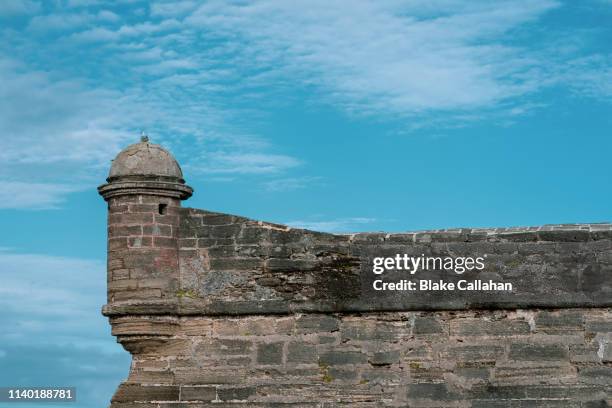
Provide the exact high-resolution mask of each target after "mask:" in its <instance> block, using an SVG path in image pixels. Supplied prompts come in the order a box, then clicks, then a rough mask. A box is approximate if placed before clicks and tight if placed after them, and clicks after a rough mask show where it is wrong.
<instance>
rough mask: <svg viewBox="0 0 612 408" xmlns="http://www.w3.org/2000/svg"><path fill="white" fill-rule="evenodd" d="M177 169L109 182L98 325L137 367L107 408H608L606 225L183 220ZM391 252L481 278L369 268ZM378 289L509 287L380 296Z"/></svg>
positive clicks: (611, 339)
mask: <svg viewBox="0 0 612 408" xmlns="http://www.w3.org/2000/svg"><path fill="white" fill-rule="evenodd" d="M141 144H142V146H140V144H139V145H134V146H137V149H136V150H137V151H138V152H142V151H143V149H150V147H151V146H156V145H150V144H149V143H148V142H146V141H143V142H142V143H141ZM138 149H140V150H138ZM138 154H140V153H138ZM130 157H132V154H130ZM164 160H166V159H164ZM164 163H166V162H164ZM170 164H172V163H170ZM173 165H174V164H173ZM114 166H115V165H114ZM117 166H118V167H119V165H117ZM176 166H177V168H178V165H176ZM166 167H168V166H166ZM170 167H171V170H170V175H169V176H168V175H164V177H161V178H160V177H157V176H155V177H153V176H154V175H153V176H152V175H150V174H147V175H146V182H142V183H141V182H140V181H139V179H138V177H136V178H134V177H135V176H133V175H132V174H131V173H130V174H128V175H127V176H123V175H120V176H117V177H120V178H119V179H117V180H119V181H121V184H117V183H118V181H117V180H115V179H113V178H112V177H109V184H107V185H105V186H102V187H100V189H101V193H102V194H103V195H104V196H105V198H106V200H107V201H108V205H109V216H108V217H109V218H108V221H109V226H108V303H107V305H105V306H104V309H103V312H104V314H105V315H107V316H108V317H109V318H110V323H111V325H112V333H113V335H115V336H117V339H118V341H119V342H120V343H121V344H122V345H123V346H124V347H125V349H126V350H128V351H129V352H130V353H131V354H132V356H133V363H132V366H131V368H130V372H129V375H128V376H127V379H126V380H125V381H124V382H123V383H122V384H121V385H120V386H119V388H118V390H117V392H116V393H115V395H114V396H113V397H112V403H111V407H112V408H204V407H216V408H222V407H228V408H229V407H287V408H300V407H305V408H315V407H317V408H331V407H356V408H365V407H474V408H476V407H479V408H496V407H517V408H518V407H520V408H522V407H564V408H565V407H584V408H586V407H588V408H594V407H607V406H610V405H611V404H612V275H611V274H612V225H611V224H591V225H558V226H544V227H534V228H497V229H456V230H442V231H425V232H416V233H402V234H385V233H366V234H351V235H333V234H326V233H319V232H313V231H306V230H301V229H293V228H289V227H286V226H283V225H277V224H271V223H265V222H261V221H254V220H250V219H246V218H243V217H238V216H233V215H227V214H219V213H213V212H209V211H203V210H197V209H190V208H182V207H181V204H180V203H181V199H182V198H185V197H186V196H188V195H190V194H191V190H190V189H189V190H186V187H184V186H183V184H182V183H183V181H182V173H180V169H178V170H175V169H174V168H173V167H172V166H170ZM130 171H132V170H130ZM132 172H133V171H132ZM172 172H174V173H172ZM175 173H176V174H175ZM121 177H123V178H121ZM126 180H127V181H126ZM143 180H144V179H143ZM114 183H115V184H114ZM164 183H165V184H164ZM126 186H127V187H126ZM173 186H178V187H176V188H175V187H173ZM179 188H180V191H179ZM177 191H179V192H177ZM396 254H409V255H411V256H420V255H425V256H440V257H445V256H451V257H462V256H464V257H467V256H471V257H476V256H478V257H483V258H484V259H485V261H484V263H485V268H484V269H483V270H481V271H479V270H472V271H466V272H465V273H463V274H461V275H459V274H455V273H454V272H452V271H446V270H427V271H419V272H417V273H415V274H414V275H410V274H408V273H406V271H398V270H392V271H387V272H384V273H383V274H381V275H376V274H374V273H373V269H372V265H373V259H374V258H375V257H392V256H394V255H396ZM376 279H382V280H384V281H386V282H392V281H398V280H401V279H408V280H416V281H418V280H420V279H430V280H444V281H447V282H458V281H459V280H461V279H464V280H467V281H475V280H483V281H489V280H492V281H498V282H507V283H511V284H512V291H511V292H501V291H491V292H486V291H485V292H483V291H457V290H455V291H413V292H409V291H375V290H373V288H372V284H373V281H374V280H376Z"/></svg>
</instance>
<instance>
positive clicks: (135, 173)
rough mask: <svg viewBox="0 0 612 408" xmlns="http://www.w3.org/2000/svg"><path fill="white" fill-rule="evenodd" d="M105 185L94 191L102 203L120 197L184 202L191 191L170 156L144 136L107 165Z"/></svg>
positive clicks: (174, 160)
mask: <svg viewBox="0 0 612 408" xmlns="http://www.w3.org/2000/svg"><path fill="white" fill-rule="evenodd" d="M106 181H107V183H106V184H103V185H101V186H100V187H98V192H99V193H100V195H102V197H104V199H105V200H107V201H108V200H109V199H110V198H112V197H117V196H123V195H134V194H137V195H153V196H159V197H173V198H178V199H181V200H185V199H187V198H189V197H191V194H192V193H193V189H192V188H191V187H189V186H188V185H186V184H185V180H183V172H182V171H181V167H180V166H179V164H178V163H177V161H176V159H175V158H174V156H172V154H171V153H170V152H169V151H167V150H166V149H164V148H163V147H161V146H160V145H157V144H153V143H150V142H149V138H148V137H146V136H144V135H143V137H142V138H141V140H140V142H139V143H135V144H133V145H131V146H128V147H126V148H125V149H123V150H122V151H121V152H120V153H119V154H118V155H117V157H115V160H113V164H112V165H111V169H110V172H109V174H108V178H107V179H106Z"/></svg>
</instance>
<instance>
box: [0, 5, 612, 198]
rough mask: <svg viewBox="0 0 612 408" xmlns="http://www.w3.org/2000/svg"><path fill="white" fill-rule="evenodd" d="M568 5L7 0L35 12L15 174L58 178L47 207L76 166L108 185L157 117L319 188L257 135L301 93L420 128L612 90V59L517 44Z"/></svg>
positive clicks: (167, 139)
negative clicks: (116, 163)
mask: <svg viewBox="0 0 612 408" xmlns="http://www.w3.org/2000/svg"><path fill="white" fill-rule="evenodd" d="M560 7H563V5H562V4H561V3H559V2H557V1H555V0H544V1H535V0H503V1H500V2H495V3H490V2H479V1H474V2H453V1H442V0H441V1H424V0H423V1H421V0H418V1H410V2H391V1H378V2H373V1H365V0H364V1H350V2H336V3H329V2H326V1H322V0H317V1H297V2H290V3H288V2H285V1H281V0H263V1H259V2H239V3H234V2H223V1H215V0H213V1H210V2H206V3H204V4H202V3H200V2H194V1H188V0H180V1H163V2H158V3H154V4H152V5H150V7H143V5H138V4H131V3H128V4H126V5H124V6H123V7H122V8H121V11H120V9H119V8H118V7H115V6H114V5H113V2H107V1H97V0H96V1H91V0H73V1H71V2H69V3H68V4H66V3H65V2H64V3H61V4H60V3H57V4H55V5H54V4H51V3H49V4H46V5H45V7H44V8H42V7H40V5H39V4H38V3H36V2H33V1H8V2H0V14H2V15H11V16H20V17H19V18H15V19H14V21H13V20H10V19H9V20H3V21H8V23H9V24H7V25H6V27H4V28H2V29H0V40H1V41H0V80H1V81H2V84H3V86H2V87H0V132H1V134H2V139H0V171H2V173H3V174H5V175H6V174H9V175H11V176H10V177H7V176H5V177H4V180H5V182H10V183H13V185H17V184H14V183H30V184H48V185H49V188H48V189H46V191H48V192H47V193H45V194H46V195H45V197H46V199H45V200H42V201H43V203H44V202H46V203H47V204H43V205H41V206H39V207H40V208H44V207H45V206H46V205H51V206H54V205H58V204H59V203H60V202H61V195H62V194H64V195H65V194H68V192H67V190H65V189H62V188H61V186H62V185H63V184H64V183H65V180H62V178H61V176H62V175H64V174H67V173H69V174H71V175H72V177H73V178H74V179H76V181H77V183H75V184H78V185H81V183H80V182H81V181H86V182H87V183H90V184H94V183H97V182H98V181H100V180H102V179H103V177H104V174H103V172H104V169H105V167H107V166H108V162H109V160H110V159H111V158H112V157H113V156H114V154H116V153H117V152H118V150H119V149H120V148H121V147H123V146H125V144H127V143H129V142H132V141H133V140H134V139H135V135H137V133H138V132H139V130H140V129H143V128H144V129H146V130H148V131H149V133H150V134H151V136H152V138H153V140H154V141H156V142H161V143H164V144H166V145H168V146H169V147H170V148H171V149H172V150H173V151H175V152H177V156H178V158H179V160H180V161H181V163H185V164H186V166H187V168H189V169H191V170H192V171H194V172H197V173H206V174H209V175H211V176H213V175H232V174H240V175H261V174H275V175H276V177H277V181H276V182H269V183H268V184H266V186H265V187H266V188H267V189H269V190H280V189H284V190H290V189H296V188H301V186H302V185H304V183H303V182H304V181H305V179H302V180H301V181H300V180H298V177H295V176H293V175H292V174H291V171H292V169H295V168H296V167H298V166H300V165H302V164H304V163H303V162H304V160H303V159H302V158H300V157H294V156H293V155H290V154H287V153H286V152H283V151H281V150H279V148H278V146H277V145H273V144H271V143H270V141H269V139H268V135H266V134H265V133H264V132H262V131H260V130H257V129H261V128H263V127H261V126H259V125H260V124H261V123H262V122H264V123H265V121H266V120H268V118H267V117H266V114H265V112H266V110H270V109H271V107H274V106H277V105H278V104H282V103H283V101H285V100H291V99H292V98H300V99H301V100H305V102H306V103H310V104H325V105H333V106H334V107H337V108H339V109H341V110H343V111H344V112H346V113H348V114H349V115H351V114H359V115H376V119H377V120H381V119H382V120H384V119H385V118H392V119H396V118H398V117H399V118H403V119H409V120H406V121H405V122H406V123H407V124H406V128H408V129H414V128H418V127H419V126H420V127H422V126H427V127H438V126H453V127H457V126H463V125H464V124H465V123H470V122H475V121H479V120H482V119H483V118H487V117H492V116H493V117H499V116H505V117H507V118H515V117H517V116H522V115H526V114H528V113H530V112H531V111H533V110H535V109H539V107H541V106H543V104H542V103H541V101H538V100H537V98H535V99H534V98H532V99H530V96H531V95H535V94H537V92H539V91H541V90H542V89H545V88H546V87H550V86H563V87H565V88H569V89H572V91H573V92H574V93H575V94H576V95H580V96H581V97H583V96H587V97H593V96H595V97H599V98H602V97H603V98H607V97H609V95H610V94H612V90H611V89H610V86H609V83H610V82H611V81H609V80H608V78H609V77H610V72H609V71H610V70H609V63H610V57H609V55H584V53H582V54H581V51H580V50H582V49H584V47H573V48H572V47H566V48H567V49H566V50H564V52H562V53H557V54H558V55H556V54H555V50H558V48H557V47H551V46H550V44H546V43H545V42H541V41H540V42H539V41H538V40H537V39H536V41H517V40H516V38H518V37H521V38H523V39H524V38H535V37H534V35H533V34H529V29H530V27H533V25H532V23H533V22H535V21H538V20H539V19H541V18H543V17H544V16H546V15H547V13H549V12H550V11H552V10H556V9H558V8H560ZM536 37H537V36H536ZM38 55H40V58H36V56H38ZM439 113H442V115H439ZM397 133H401V130H398V131H397ZM281 180H284V181H281ZM58 186H59V188H56V189H55V191H57V193H56V194H52V192H51V191H52V190H53V188H54V187H58ZM43 198H44V197H43ZM25 199H26V198H23V200H25ZM26 201H27V200H26ZM13 202H14V203H15V204H18V203H20V202H23V201H20V200H13ZM30 208H34V207H32V206H30Z"/></svg>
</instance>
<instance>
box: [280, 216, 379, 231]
mask: <svg viewBox="0 0 612 408" xmlns="http://www.w3.org/2000/svg"><path fill="white" fill-rule="evenodd" d="M373 222H376V219H375V218H366V217H352V218H338V219H333V220H316V221H305V220H300V221H289V222H286V223H285V224H286V225H288V226H290V227H294V228H304V229H309V230H314V231H323V232H345V233H348V232H355V231H358V230H359V229H360V228H363V226H364V225H368V224H371V223H373Z"/></svg>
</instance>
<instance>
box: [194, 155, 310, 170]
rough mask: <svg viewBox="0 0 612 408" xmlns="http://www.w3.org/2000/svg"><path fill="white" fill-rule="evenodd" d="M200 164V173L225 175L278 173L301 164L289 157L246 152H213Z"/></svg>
mask: <svg viewBox="0 0 612 408" xmlns="http://www.w3.org/2000/svg"><path fill="white" fill-rule="evenodd" d="M202 163H203V164H201V165H199V166H198V168H199V170H200V171H203V172H206V173H225V174H266V173H278V172H281V171H284V170H287V169H290V168H292V167H296V166H298V165H300V164H301V162H300V161H299V160H297V159H295V158H293V157H290V156H285V155H280V154H265V153H248V152H243V153H225V152H213V153H211V154H209V155H207V156H206V159H205V160H202Z"/></svg>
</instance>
